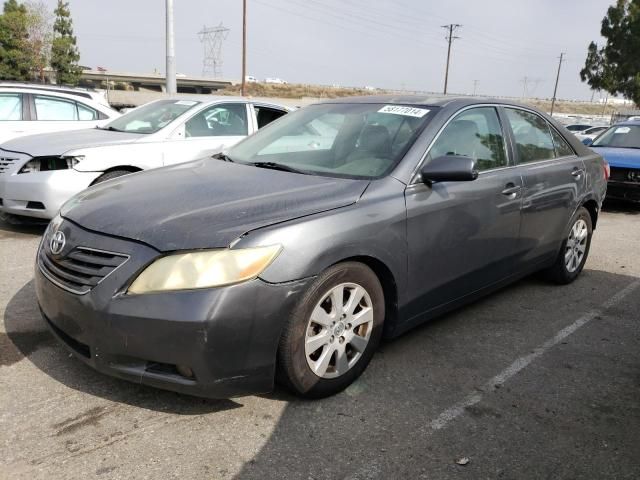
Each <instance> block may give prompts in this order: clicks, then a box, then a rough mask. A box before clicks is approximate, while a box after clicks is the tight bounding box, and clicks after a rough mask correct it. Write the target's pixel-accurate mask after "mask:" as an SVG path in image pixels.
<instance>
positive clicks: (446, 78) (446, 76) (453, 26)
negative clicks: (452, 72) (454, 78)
mask: <svg viewBox="0 0 640 480" xmlns="http://www.w3.org/2000/svg"><path fill="white" fill-rule="evenodd" d="M461 26H462V25H460V24H458V23H450V24H449V25H442V28H444V29H445V30H448V31H449V35H447V36H446V37H445V39H446V40H447V41H448V42H449V47H448V48H447V67H446V70H445V72H444V94H445V95H446V94H447V86H448V84H449V61H450V60H451V44H452V43H453V41H454V40H457V39H459V38H460V37H454V35H453V32H455V31H456V30H457V29H458V28H460V27H461Z"/></svg>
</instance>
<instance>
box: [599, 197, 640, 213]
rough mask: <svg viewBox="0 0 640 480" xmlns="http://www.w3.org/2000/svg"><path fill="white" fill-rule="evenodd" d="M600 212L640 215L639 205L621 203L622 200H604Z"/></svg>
mask: <svg viewBox="0 0 640 480" xmlns="http://www.w3.org/2000/svg"><path fill="white" fill-rule="evenodd" d="M602 210H603V211H604V212H609V213H625V214H628V215H640V203H632V202H623V201H622V200H605V202H604V204H603V205H602Z"/></svg>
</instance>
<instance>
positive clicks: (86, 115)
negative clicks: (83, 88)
mask: <svg viewBox="0 0 640 480" xmlns="http://www.w3.org/2000/svg"><path fill="white" fill-rule="evenodd" d="M78 118H79V119H80V120H97V119H98V112H96V111H95V110H94V109H93V108H90V107H87V106H86V105H83V104H82V103H78Z"/></svg>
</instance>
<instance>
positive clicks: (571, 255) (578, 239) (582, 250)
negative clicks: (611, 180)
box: [545, 207, 593, 285]
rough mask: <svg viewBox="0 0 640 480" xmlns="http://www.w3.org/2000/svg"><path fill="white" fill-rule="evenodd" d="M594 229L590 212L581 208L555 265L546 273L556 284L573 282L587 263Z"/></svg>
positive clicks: (574, 217) (573, 220)
mask: <svg viewBox="0 0 640 480" xmlns="http://www.w3.org/2000/svg"><path fill="white" fill-rule="evenodd" d="M592 234H593V227H592V225H591V215H590V214H589V211H588V210H587V209H586V208H584V207H580V208H579V209H578V211H577V212H576V214H575V215H574V216H573V218H572V219H571V222H570V227H569V231H568V232H567V234H566V237H565V239H564V241H563V242H562V247H561V248H560V252H559V253H558V257H557V258H556V262H555V264H554V265H553V266H552V267H551V268H550V269H548V270H547V271H546V272H545V273H546V274H547V277H548V278H549V279H550V280H552V281H553V282H555V283H558V284H561V285H564V284H568V283H571V282H573V281H574V280H575V279H576V278H577V277H578V275H580V272H582V269H583V268H584V264H585V263H586V261H587V257H588V256H589V248H590V247H591V236H592Z"/></svg>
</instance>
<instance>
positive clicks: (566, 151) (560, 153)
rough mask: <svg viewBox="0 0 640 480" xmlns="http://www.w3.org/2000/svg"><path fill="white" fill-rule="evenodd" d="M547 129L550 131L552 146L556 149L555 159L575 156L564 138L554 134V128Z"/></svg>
mask: <svg viewBox="0 0 640 480" xmlns="http://www.w3.org/2000/svg"><path fill="white" fill-rule="evenodd" d="M549 129H550V130H551V136H552V137H553V144H554V145H555V147H556V157H569V156H573V155H575V154H576V152H574V151H573V148H571V147H570V146H569V144H568V143H567V141H566V140H565V139H564V137H563V136H562V135H560V134H559V133H558V132H556V129H555V128H553V127H549Z"/></svg>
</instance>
